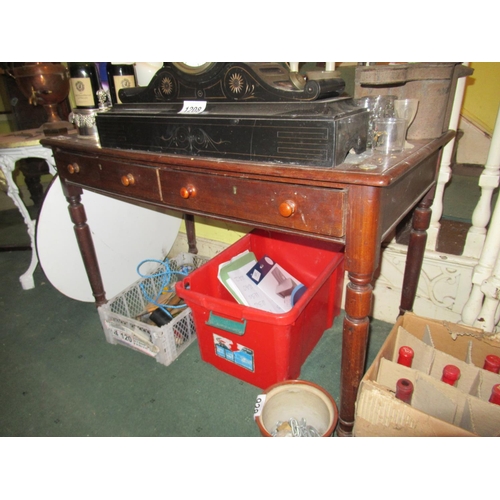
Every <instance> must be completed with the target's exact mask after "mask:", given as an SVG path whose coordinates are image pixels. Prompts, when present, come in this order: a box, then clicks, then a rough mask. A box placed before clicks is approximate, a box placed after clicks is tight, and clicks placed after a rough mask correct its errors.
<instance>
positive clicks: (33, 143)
mask: <svg viewBox="0 0 500 500" xmlns="http://www.w3.org/2000/svg"><path fill="white" fill-rule="evenodd" d="M43 137H44V135H43V133H41V132H40V130H39V129H33V130H21V131H19V132H13V133H11V134H3V135H0V169H1V170H2V172H3V174H4V175H5V178H6V180H7V195H8V196H9V197H10V198H12V200H13V201H14V203H15V205H16V206H17V208H18V209H19V211H20V212H21V215H22V216H23V219H24V223H25V224H26V227H27V230H28V235H29V237H30V241H31V263H30V265H29V267H28V269H27V271H26V272H25V273H24V274H22V275H21V276H20V277H19V281H20V282H21V286H22V287H23V289H24V290H29V289H30V288H34V287H35V281H34V279H33V273H34V271H35V268H36V266H37V264H38V256H37V253H36V245H35V225H36V221H34V220H32V218H31V215H30V213H29V212H28V209H27V208H26V205H25V204H24V202H23V200H22V198H21V196H20V195H19V188H18V187H17V185H16V183H15V182H14V177H13V172H14V170H15V168H16V162H17V161H19V160H23V159H25V158H41V159H44V160H45V161H46V162H47V165H48V167H49V172H50V173H51V174H52V175H55V174H56V169H55V162H54V158H53V156H52V151H51V150H50V149H48V148H44V147H43V146H41V145H40V139H42V138H43Z"/></svg>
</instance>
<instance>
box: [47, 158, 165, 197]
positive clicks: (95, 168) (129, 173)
mask: <svg viewBox="0 0 500 500" xmlns="http://www.w3.org/2000/svg"><path fill="white" fill-rule="evenodd" d="M56 161H57V167H58V172H59V174H60V175H61V176H62V177H64V178H65V179H67V180H68V181H69V182H72V183H75V184H79V185H81V186H88V187H91V188H96V189H99V190H102V191H106V192H108V193H116V194H121V195H124V196H130V197H134V198H140V199H144V200H152V201H161V194H160V188H159V184H158V175H157V169H156V168H154V167H146V166H143V165H135V164H131V163H127V162H119V161H111V160H106V159H99V160H98V159H96V158H90V157H86V156H80V155H65V154H59V155H57V156H56Z"/></svg>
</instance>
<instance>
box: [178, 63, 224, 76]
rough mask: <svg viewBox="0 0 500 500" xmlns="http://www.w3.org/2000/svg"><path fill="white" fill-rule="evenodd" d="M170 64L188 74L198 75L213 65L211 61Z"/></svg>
mask: <svg viewBox="0 0 500 500" xmlns="http://www.w3.org/2000/svg"><path fill="white" fill-rule="evenodd" d="M172 64H173V65H174V66H175V67H176V68H177V69H178V70H180V71H182V72H183V73H187V74H189V75H200V74H201V73H205V71H208V70H209V69H211V68H212V67H213V66H214V65H215V63H213V62H174V63H172Z"/></svg>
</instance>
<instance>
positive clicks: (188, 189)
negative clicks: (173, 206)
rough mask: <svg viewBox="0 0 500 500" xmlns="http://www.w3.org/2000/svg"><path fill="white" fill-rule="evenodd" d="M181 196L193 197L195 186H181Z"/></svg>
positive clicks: (185, 197)
mask: <svg viewBox="0 0 500 500" xmlns="http://www.w3.org/2000/svg"><path fill="white" fill-rule="evenodd" d="M181 196H182V197H183V198H184V199H185V200H187V199H188V198H194V197H195V196H196V188H195V187H194V186H192V185H191V184H189V185H187V186H184V187H181Z"/></svg>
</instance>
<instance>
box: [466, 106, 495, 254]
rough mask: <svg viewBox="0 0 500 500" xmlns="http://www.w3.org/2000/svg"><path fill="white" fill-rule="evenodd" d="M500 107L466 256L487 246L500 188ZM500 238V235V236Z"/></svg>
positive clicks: (480, 178)
mask: <svg viewBox="0 0 500 500" xmlns="http://www.w3.org/2000/svg"><path fill="white" fill-rule="evenodd" d="M499 171H500V107H499V109H498V114H497V120H496V123H495V130H494V131H493V136H492V138H491V146H490V150H489V153H488V159H487V161H486V165H485V166H484V170H483V173H482V174H481V176H480V177H479V186H480V188H481V197H480V198H479V202H478V204H477V206H476V208H475V209H474V212H473V214H472V227H471V228H470V229H469V232H468V234H467V240H466V242H465V247H464V253H463V254H464V255H467V256H471V257H474V256H476V255H478V254H479V253H480V252H481V250H482V248H483V244H485V240H486V227H487V225H488V222H489V221H490V216H491V210H492V209H491V200H492V197H493V191H494V190H495V189H496V188H497V187H498V184H499V179H500V172H499ZM499 238H500V235H499Z"/></svg>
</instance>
